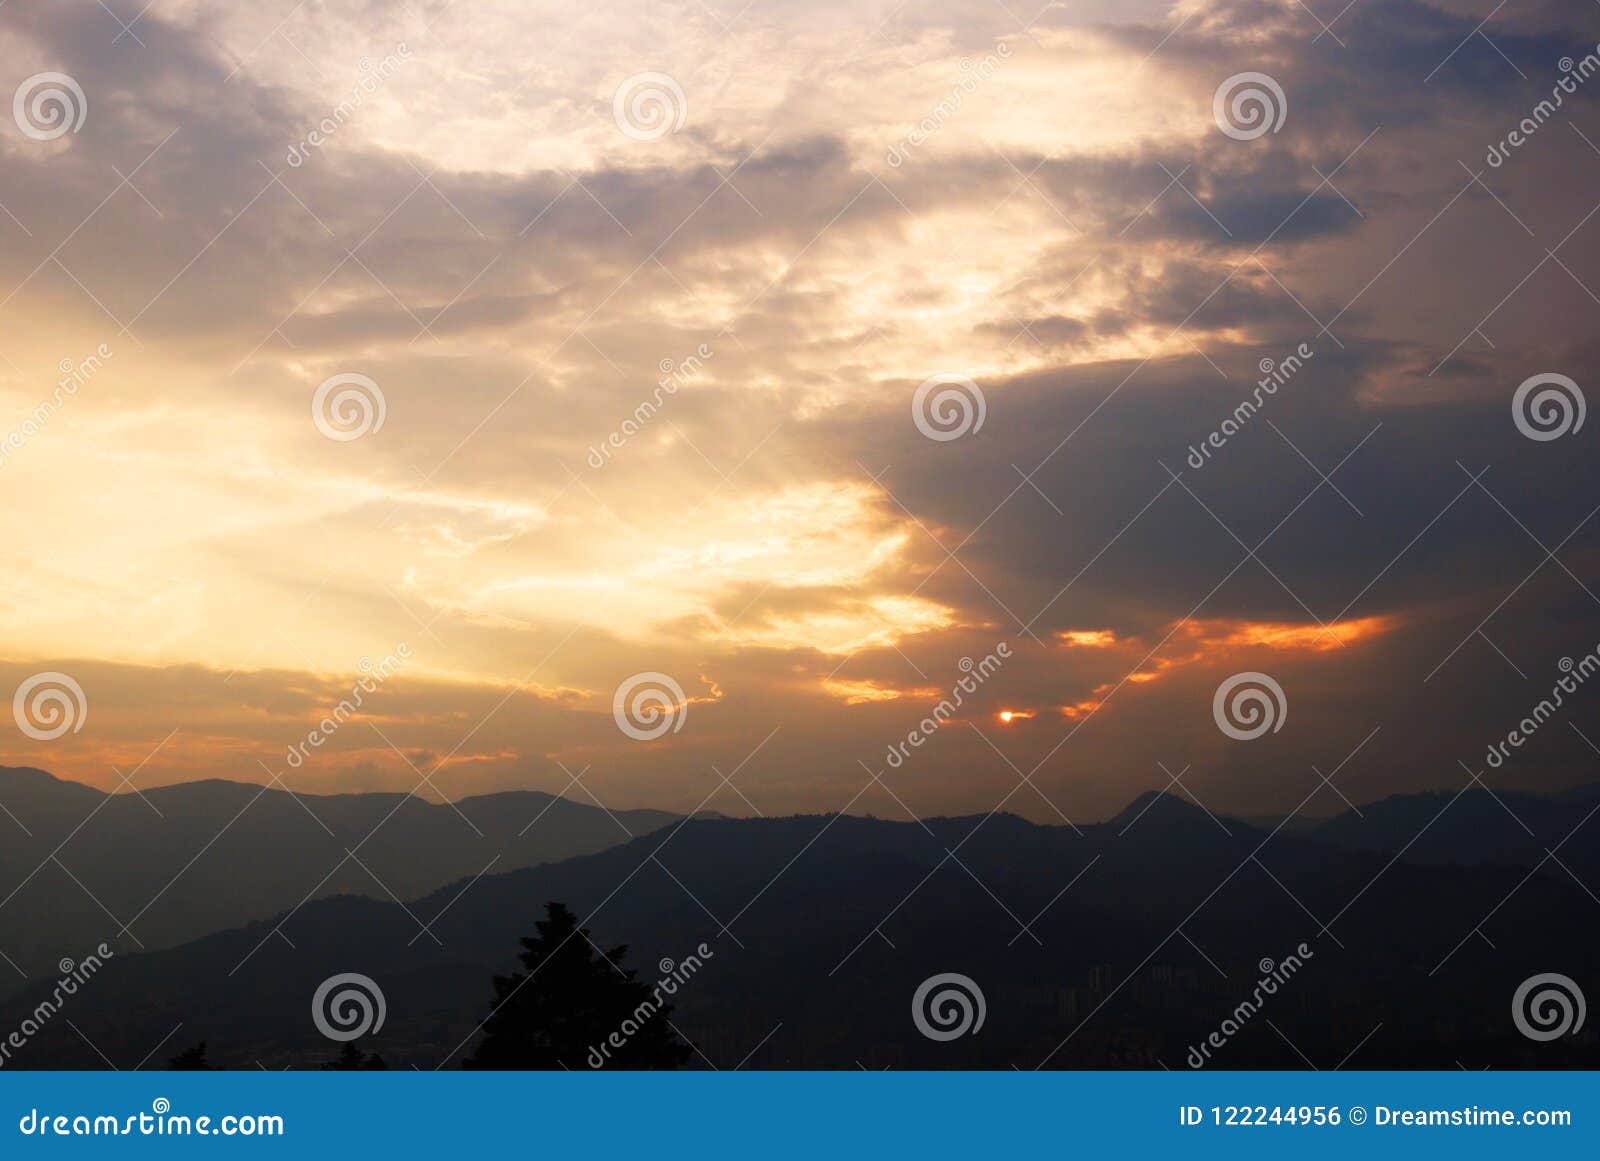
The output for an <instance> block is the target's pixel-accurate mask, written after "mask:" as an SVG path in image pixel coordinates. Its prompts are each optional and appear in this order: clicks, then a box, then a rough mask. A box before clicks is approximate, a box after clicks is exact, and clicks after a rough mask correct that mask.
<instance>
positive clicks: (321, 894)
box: [0, 767, 677, 994]
mask: <svg viewBox="0 0 1600 1161" xmlns="http://www.w3.org/2000/svg"><path fill="white" fill-rule="evenodd" d="M676 820H677V816H675V815H671V814H666V813H663V812H661V811H654V810H627V811H618V812H616V813H615V814H611V813H609V812H607V811H605V810H603V809H601V808H599V807H594V806H584V805H581V804H579V803H576V802H570V801H568V800H566V799H564V798H556V797H552V796H551V795H548V794H540V793H536V792H532V791H526V792H518V793H510V794H492V795H486V796H483V797H479V798H468V799H464V800H462V801H461V802H458V803H456V804H455V805H454V806H451V805H448V804H445V805H438V804H433V803H429V802H424V801H423V800H421V799H419V798H414V797H409V796H406V795H401V794H346V795H332V796H319V795H307V794H291V793H289V792H288V791H286V790H279V789H264V788H263V787H260V786H254V785H250V784H247V783H239V782H219V781H211V782H192V783H185V784H183V785H178V786H165V787H160V788H158V789H153V790H145V791H143V792H141V793H123V794H105V793H103V792H101V791H99V790H95V789H93V788H91V787H88V786H84V785H82V784H80V783H75V782H64V781H61V780H60V779H57V778H54V777H52V776H51V775H49V774H47V773H45V772H44V771H42V770H32V769H13V768H8V767H0V834H3V835H4V839H3V841H0V953H3V954H4V956H5V958H6V959H9V960H10V966H9V967H7V966H6V965H5V964H4V963H0V994H3V992H4V990H6V989H9V988H11V987H13V986H15V985H16V984H17V983H18V982H19V978H20V977H23V976H41V975H45V974H47V973H49V972H51V971H54V970H55V966H56V964H57V962H58V961H59V960H61V959H63V958H68V959H72V960H78V959H81V958H82V957H83V956H85V955H86V954H88V953H89V952H90V951H92V950H93V949H94V948H95V947H97V946H98V945H99V944H100V943H102V942H104V943H106V944H108V945H109V946H110V947H111V948H113V949H114V950H116V951H119V952H130V951H138V950H143V949H153V948H163V947H171V946H173V945H176V944H180V943H185V942H188V941H190V940H193V939H196V938H198V937H200V936H202V935H206V934H208V933H210V932H213V931H219V930H222V929H224V928H232V927H238V926H239V925H240V924H242V923H248V922H250V921H251V920H255V919H261V918H264V917H267V916H270V915H275V914H277V913H279V912H282V911H286V910H289V909H291V908H293V907H295V906H297V905H298V904H299V903H301V902H302V901H303V900H306V899H319V898H326V897H329V896H333V895H341V894H348V895H362V896H370V897H373V898H381V899H385V900H389V901H391V902H394V901H396V900H403V899H415V898H417V897H418V896H421V895H426V894H427V893H429V892H431V891H434V890H436V889H438V888H439V887H441V886H442V885H444V884H446V883H451V882H455V881H457V880H461V879H470V878H471V877H472V876H475V875H478V874H480V873H483V872H485V871H490V872H499V871H511V870H516V869H518V868H522V867H529V866H533V865H535V864H538V863H543V862H549V861H551V860H560V859H566V858H570V857H572V856H574V855H580V854H587V853H590V852H594V851H599V850H603V849H604V848H606V847H609V846H615V845H616V844H617V843H619V842H623V841H626V840H628V839H629V838H631V837H632V836H633V835H639V834H646V833H648V832H650V831H653V830H657V829H659V828H660V827H662V826H665V825H667V824H669V823H671V822H674V821H676Z"/></svg>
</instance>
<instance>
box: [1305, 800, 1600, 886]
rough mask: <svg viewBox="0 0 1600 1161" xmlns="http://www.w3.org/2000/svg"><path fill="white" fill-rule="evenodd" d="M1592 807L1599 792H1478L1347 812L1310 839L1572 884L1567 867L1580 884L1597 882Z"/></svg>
mask: <svg viewBox="0 0 1600 1161" xmlns="http://www.w3.org/2000/svg"><path fill="white" fill-rule="evenodd" d="M1597 805H1600V786H1594V785H1591V786H1580V787H1577V788H1575V789H1572V790H1567V791H1564V792H1562V793H1561V794H1557V795H1550V796H1544V795H1537V794H1526V793H1522V792H1519V791H1509V790H1495V791H1490V790H1486V789H1478V788H1473V789H1470V790H1466V791H1462V792H1459V793H1458V792H1456V791H1432V792H1429V793H1425V794H1398V795H1394V796H1392V797H1390V798H1385V799H1382V800H1381V801H1378V802H1372V803H1368V804H1366V805H1365V806H1362V807H1360V808H1358V809H1355V810H1349V811H1346V812H1345V813H1343V814H1340V815H1337V816H1336V817H1334V818H1331V819H1329V820H1327V821H1326V822H1323V823H1321V824H1319V825H1318V826H1316V827H1315V828H1313V829H1312V830H1311V831H1310V832H1309V833H1310V834H1312V835H1314V836H1315V837H1316V838H1318V839H1320V840H1322V841H1324V842H1327V843H1331V844H1333V845H1336V846H1339V847H1342V848H1344V849H1346V850H1364V851H1383V852H1387V853H1389V854H1397V853H1399V852H1401V851H1404V852H1405V858H1406V859H1407V861H1409V862H1413V863H1427V864H1432V865H1435V866H1473V865H1476V864H1480V863H1490V864H1496V865H1499V866H1514V867H1534V866H1539V865H1540V864H1541V863H1543V864H1544V867H1543V870H1544V872H1545V873H1548V874H1555V875H1559V876H1561V877H1562V878H1565V879H1567V881H1568V882H1571V879H1570V878H1569V877H1568V876H1567V873H1566V870H1565V869H1564V868H1563V864H1565V865H1566V866H1569V867H1571V869H1572V870H1573V871H1574V872H1575V873H1576V874H1577V875H1578V877H1579V878H1581V879H1584V880H1586V881H1590V882H1600V819H1589V815H1590V812H1591V811H1595V810H1596V807H1597ZM1596 813H1600V811H1596ZM1586 820H1588V821H1586ZM1552 849H1555V850H1556V851H1557V854H1556V856H1555V858H1552V859H1550V860H1548V861H1547V860H1546V859H1545V852H1546V851H1549V850H1552ZM1558 860H1559V861H1558Z"/></svg>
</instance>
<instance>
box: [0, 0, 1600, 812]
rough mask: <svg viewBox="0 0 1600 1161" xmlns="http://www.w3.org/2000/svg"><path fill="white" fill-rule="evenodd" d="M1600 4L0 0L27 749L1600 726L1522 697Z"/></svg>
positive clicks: (1576, 261) (1, 600)
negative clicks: (1241, 678)
mask: <svg viewBox="0 0 1600 1161" xmlns="http://www.w3.org/2000/svg"><path fill="white" fill-rule="evenodd" d="M1597 39H1600V10H1597V9H1594V8H1590V7H1589V6H1587V5H1573V4H1555V3H1540V2H1536V0H1513V3H1510V4H1506V5H1502V6H1499V7H1496V6H1494V5H1492V4H1490V3H1488V2H1487V0H1470V2H1469V0H1448V2H1446V0H1436V2H1434V3H1417V2H1410V0H1361V2H1359V3H1355V4H1349V5H1345V6H1343V7H1342V8H1341V5H1340V4H1338V3H1335V2H1334V0H1316V2H1314V3H1310V2H1308V3H1305V4H1302V3H1299V2H1298V0H1287V2H1277V0H1270V2H1267V0H1262V2H1256V0H1244V2H1221V3H1207V4H1200V3H1190V2H1183V3H1178V4H1174V5H1168V4H1157V3H1119V4H1109V3H1083V4H1077V3H1064V4H1048V5H1045V6H1043V7H1042V8H1039V9H1038V10H1037V11H1035V10H1034V7H1033V4H1032V3H1031V2H1030V3H1026V4H1023V5H1020V6H1019V5H1016V4H1014V3H1011V2H1010V0H1006V2H1004V3H1002V2H1000V0H975V2H973V3H962V2H949V3H917V2H915V0H911V2H904V3H887V2H879V3H852V4H839V3H829V2H815V0H806V2H805V3H798V4H797V3H792V2H791V3H771V2H767V0H752V2H751V3H748V4H746V3H742V2H741V0H727V2H723V0H718V2H715V3H702V2H701V0H690V2H688V3H683V4H668V3H659V2H648V3H623V4H608V5H606V6H604V7H603V8H600V9H595V10H585V11H579V10H577V9H576V8H575V7H574V6H572V5H539V4H524V3H509V2H492V0H485V2H480V3H475V4H472V5H470V6H469V5H465V4H455V3H451V2H441V0H422V2H415V3H409V4H404V5H391V4H379V3H359V2H353V0H349V2H330V3H325V4H305V3H293V2H292V0H270V2H268V3H263V4H259V5H249V6H240V5H234V4H222V3H212V2H206V0H155V2H154V3H152V4H149V5H145V4H143V3H135V2H133V0H106V2H105V3H104V4H101V3H98V2H87V3H77V2H67V3H52V4H49V5H24V4H15V3H14V4H9V5H5V6H4V7H0V61H3V62H4V65H3V68H0V73H3V76H0V81H3V84H0V90H4V92H12V93H13V94H14V99H13V103H12V106H11V115H10V116H9V117H6V116H0V452H3V458H0V497H3V503H0V537H3V543H4V545H5V546H6V565H5V568H4V570H3V572H0V693H12V692H14V693H15V694H16V700H14V702H13V715H12V719H11V720H6V719H4V718H0V721H3V722H4V727H5V728H4V729H3V730H0V763H3V764H9V765H26V766H34V767H39V768H42V769H46V770H49V771H51V772H53V773H56V774H58V775H59V776H62V777H65V778H71V779H76V780H80V781H84V782H87V783H90V784H92V785H95V786H97V787H100V788H103V789H106V790H117V791H123V792H127V791H129V790H130V789H131V788H135V787H137V788H147V787H150V786H158V785H164V784H168V783H174V782H185V781H193V780H197V779H203V778H228V779H237V780H246V781H252V782H261V783H271V784H275V785H283V786H287V787H290V788H293V789H295V790H298V791H305V792H308V793H339V792H352V791H369V790H389V791H399V792H415V793H417V794H419V795H421V796H423V797H426V798H429V799H433V800H438V799H439V798H451V799H456V798H461V797H464V796H467V795H474V794H483V793H489V792H494V791H500V790H510V789H539V790H544V791H549V792H552V793H565V794H567V795H568V796H570V797H573V798H576V799H578V800H579V801H593V802H598V803H601V804H603V805H605V806H608V807H613V808H622V807H636V806H654V807H662V808H667V809H674V810H692V809H707V810H719V811H722V812H724V813H728V814H735V815H746V814H755V813H760V814H766V815H774V814H789V813H794V812H830V811H839V810H843V811H847V812H850V813H857V814H862V813H868V812H872V813H876V814H879V815H881V816H885V817H905V816H906V815H907V814H912V815H917V816H928V815H934V814H957V813H962V814H966V813H980V814H981V813H987V812H989V811H991V810H995V809H1001V810H1008V811H1012V812H1015V813H1018V814H1022V815H1024V816H1026V817H1029V818H1033V819H1036V820H1038V821H1041V822H1051V823H1064V822H1066V821H1072V822H1082V821H1085V820H1093V819H1099V818H1105V817H1108V816H1111V815H1113V814H1115V813H1116V812H1117V811H1118V810H1120V809H1122V808H1123V806H1125V805H1126V804H1127V803H1128V802H1129V801H1130V800H1132V799H1133V798H1134V797H1135V796H1136V795H1138V794H1139V793H1141V792H1143V791H1145V790H1151V789H1158V790H1159V789H1170V790H1172V791H1173V792H1175V793H1181V794H1184V795H1186V796H1189V797H1192V798H1193V799H1194V800H1196V801H1199V802H1200V803H1202V804H1203V805H1205V806H1206V807H1207V808H1209V809H1214V810H1218V811H1222V810H1227V811H1231V812H1236V813H1245V814H1282V813H1283V812H1285V811H1289V810H1294V809H1299V810H1301V811H1302V812H1304V813H1307V814H1329V813H1333V812H1336V811H1338V810H1341V809H1345V808H1346V806H1347V804H1350V803H1356V804H1359V803H1361V802H1364V801H1370V800H1372V799H1375V798H1379V797H1382V796H1384V795H1387V794H1393V793H1400V792H1409V791H1416V790H1423V789H1448V790H1457V789H1460V788H1461V787H1462V786H1464V785H1468V784H1472V783H1473V781H1474V779H1479V780H1481V782H1482V784H1485V785H1488V786H1490V787H1492V788H1496V789H1502V788H1503V789H1533V790H1557V789H1561V788H1565V787H1570V786H1574V785H1578V784H1582V783H1586V782H1593V781H1595V780H1596V762H1597V760H1600V749H1597V748H1596V744H1597V743H1600V734H1597V733H1596V731H1595V729H1594V728H1593V727H1592V725H1586V721H1587V722H1590V723H1592V721H1593V717H1592V714H1593V707H1594V705H1595V698H1594V696H1593V690H1592V689H1590V690H1586V689H1582V688H1579V689H1578V692H1577V693H1576V694H1575V695H1572V696H1570V697H1569V698H1568V701H1567V703H1566V704H1565V705H1563V707H1562V708H1561V709H1560V710H1558V712H1557V713H1556V714H1555V716H1554V717H1553V718H1551V719H1550V720H1549V721H1544V720H1542V719H1541V720H1540V721H1539V722H1538V723H1537V727H1538V728H1537V729H1536V730H1534V731H1526V733H1527V734H1528V737H1527V738H1526V741H1525V743H1518V744H1517V745H1515V746H1514V747H1513V748H1512V749H1511V750H1510V751H1509V756H1502V759H1503V760H1502V761H1500V762H1498V763H1490V762H1488V761H1486V754H1487V751H1488V749H1489V747H1491V746H1493V745H1495V744H1496V743H1499V742H1502V741H1503V740H1504V739H1505V738H1506V736H1507V734H1508V732H1510V731H1512V730H1516V729H1518V727H1519V723H1520V722H1521V721H1522V719H1523V718H1524V717H1526V716H1527V715H1528V714H1530V713H1531V712H1532V711H1533V708H1534V707H1535V706H1536V705H1538V703H1539V702H1540V701H1541V699H1546V698H1548V697H1549V696H1550V693H1551V690H1552V687H1553V686H1555V685H1556V683H1557V681H1558V680H1559V679H1560V678H1561V677H1562V676H1563V674H1564V672H1565V666H1566V665H1567V664H1568V663H1570V664H1571V665H1572V666H1574V667H1576V668H1575V672H1576V673H1578V674H1582V673H1583V672H1584V668H1583V666H1582V665H1581V662H1582V660H1583V658H1585V657H1586V656H1590V655H1593V654H1594V653H1595V651H1596V649H1597V648H1600V596H1597V592H1600V575H1597V570H1596V567H1595V566H1596V561H1597V549H1600V519H1597V512H1596V506H1597V505H1600V488H1597V487H1596V484H1597V481H1600V472H1597V469H1596V466H1595V465H1596V456H1595V455H1594V450H1595V439H1596V438H1597V435H1596V428H1597V427H1600V420H1591V421H1590V422H1588V423H1579V422H1578V421H1577V413H1576V408H1577V406H1578V405H1579V404H1582V403H1584V402H1585V401H1584V392H1585V391H1589V392H1590V393H1591V394H1592V390H1593V386H1594V384H1595V382H1596V376H1595V371H1596V359H1595V355H1596V344H1595V341H1594V338H1593V335H1594V334H1595V323H1596V321H1597V320H1600V296H1597V292H1600V249H1597V240H1600V220H1597V219H1600V193H1597V191H1600V109H1597V101H1596V97H1597V95H1600V79H1592V78H1590V77H1589V76H1588V75H1587V74H1586V73H1585V72H1584V70H1583V68H1582V67H1581V66H1582V62H1584V61H1585V59H1586V58H1588V59H1589V60H1590V62H1591V64H1597V63H1600V61H1596V60H1595V59H1594V55H1593V54H1595V53H1596V52H1597V51H1600V49H1597V44H1596V42H1597ZM1563 78H1567V80H1568V83H1569V84H1570V85H1571V92H1564V91H1563V90H1562V89H1561V88H1560V87H1559V86H1558V82H1560V81H1562V79H1563ZM69 81H70V84H68V83H67V82H69ZM4 92H0V96H3V95H4ZM41 92H42V93H44V94H45V97H46V98H48V97H49V96H50V94H51V93H53V94H54V95H55V96H56V97H59V98H60V100H59V101H54V102H52V101H51V100H49V99H44V100H42V101H35V100H34V99H33V98H34V97H35V96H36V95H38V94H40V93H41ZM1552 92H1560V93H1561V94H1562V97H1561V104H1560V106H1559V107H1555V106H1554V104H1553V102H1552V101H1551V97H1552ZM1241 94H1242V96H1241ZM1235 98H1238V99H1235ZM1541 102H1545V103H1546V104H1545V106H1544V108H1543V109H1540V108H1539V106H1540V103H1541ZM1528 125H1531V126H1532V130H1531V131H1529V130H1528V129H1527V127H1526V126H1528ZM1519 126H1520V127H1521V128H1519ZM1538 376H1545V377H1546V378H1545V379H1543V380H1540V381H1539V382H1537V383H1535V384H1534V385H1533V386H1532V387H1530V388H1528V389H1527V390H1525V391H1521V392H1520V393H1519V388H1521V387H1522V386H1523V385H1524V384H1525V383H1527V382H1528V381H1529V380H1530V379H1533V378H1535V377H1538ZM1551 376H1560V377H1562V378H1561V379H1552V378H1549V377H1551ZM1548 392H1554V393H1555V395H1554V397H1552V396H1550V395H1548V394H1541V393H1548ZM1553 399H1555V400H1559V401H1565V402H1566V403H1567V404H1568V406H1569V408H1570V409H1572V410H1570V411H1569V413H1568V414H1567V416H1566V419H1565V422H1562V414H1561V412H1560V411H1559V409H1558V410H1556V411H1553V412H1552V411H1550V407H1552V406H1554V405H1555V403H1554V401H1553ZM1247 401H1248V403H1249V406H1248V407H1247V408H1246V410H1245V411H1244V412H1241V411H1240V410H1239V409H1240V407H1241V405H1243V404H1246V402H1247ZM1241 414H1242V415H1243V416H1244V418H1243V419H1242V420H1238V419H1237V418H1236V417H1238V416H1240V415H1241ZM1541 423H1542V424H1543V426H1542V427H1541V426H1540V424H1541ZM1552 426H1553V427H1554V428H1555V430H1552ZM1563 428H1564V429H1565V430H1561V429H1563ZM1530 432H1531V434H1530ZM1241 674H1243V675H1257V676H1256V677H1253V678H1251V679H1250V680H1249V681H1246V682H1244V683H1243V684H1242V685H1241V686H1239V687H1238V688H1245V689H1250V688H1254V689H1257V690H1261V689H1265V691H1266V697H1265V700H1262V701H1255V702H1250V701H1248V700H1247V701H1246V702H1245V703H1242V704H1234V703H1233V701H1232V699H1231V698H1227V697H1224V698H1223V699H1222V701H1221V702H1219V700H1218V699H1219V691H1223V690H1226V689H1233V688H1235V687H1234V686H1229V684H1228V683H1229V682H1230V680H1231V679H1233V678H1234V677H1235V676H1236V675H1241ZM41 675H44V676H43V679H41V680H38V681H35V680H34V679H35V678H39V677H40V676H41ZM1262 677H1265V678H1266V679H1268V681H1267V682H1265V683H1263V682H1262V681H1261V680H1260V679H1261V678H1262ZM62 678H66V679H68V681H67V682H63V681H62ZM30 683H31V684H30ZM1595 684H1596V686H1597V687H1600V682H1596V683H1595ZM358 689H359V690H361V694H360V701H361V704H360V705H359V706H358V707H355V708H354V710H353V712H342V713H340V714H339V715H338V717H337V718H335V719H334V720H333V721H332V723H331V724H332V725H333V726H334V728H333V729H332V730H326V729H322V728H321V727H320V725H319V723H322V722H323V720H324V719H326V718H330V716H331V715H334V712H335V707H337V706H338V705H339V704H340V702H341V701H342V700H343V701H350V700H351V699H352V697H353V691H355V690H358ZM50 690H55V691H58V692H61V691H64V694H63V696H64V699H65V700H64V701H55V702H51V701H49V699H48V698H46V699H45V701H43V702H38V701H36V700H35V698H36V695H38V694H39V693H40V692H41V691H43V692H45V693H48V692H49V691H50ZM956 690H960V691H961V693H960V699H959V700H960V704H959V705H947V706H946V707H945V710H944V711H943V712H941V713H940V714H939V715H938V716H937V717H934V716H932V715H933V714H934V709H935V707H936V706H938V705H939V704H940V702H941V701H942V700H949V701H951V702H952V703H953V701H954V700H955V698H954V691H956ZM655 693H659V694H660V697H661V698H664V699H665V700H664V701H659V700H658V701H652V695H653V694H655ZM664 707H665V708H664ZM56 711H60V712H61V713H64V714H65V715H66V716H65V719H62V718H51V717H49V716H48V715H49V714H50V713H52V712H56ZM1252 711H1257V712H1260V713H1264V714H1265V715H1266V718H1267V720H1268V721H1269V722H1270V724H1263V723H1262V719H1260V718H1247V719H1246V720H1245V721H1244V724H1243V725H1242V726H1241V724H1240V719H1239V718H1238V717H1234V718H1233V719H1232V720H1231V722H1230V720H1229V719H1228V715H1229V714H1240V713H1242V714H1248V713H1250V712H1252ZM1002 713H1006V714H1009V715H1010V717H1009V718H1002V717H1001V716H1000V715H1001V714H1002ZM41 715H43V716H41ZM1257 724H1262V727H1263V728H1261V729H1259V730H1257V729H1255V726H1256V725H1257ZM13 725H14V726H15V727H16V728H15V729H13V728H12V727H13ZM25 725H26V726H27V727H28V728H24V726H25ZM1225 725H1231V729H1229V728H1224V726H1225ZM58 726H64V728H63V729H58V728H56V727H58ZM929 727H932V728H929ZM314 731H315V733H313V732H314ZM52 734H56V735H58V736H48V735H52ZM1252 734H1254V735H1255V736H1240V735H1252ZM1591 738H1593V739H1594V742H1591V741H1590V739H1591Z"/></svg>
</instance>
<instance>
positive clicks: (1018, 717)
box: [1000, 710, 1033, 726]
mask: <svg viewBox="0 0 1600 1161" xmlns="http://www.w3.org/2000/svg"><path fill="white" fill-rule="evenodd" d="M1032 716H1033V711H1032V710H1001V711H1000V720H1001V721H1002V722H1004V723H1005V724H1006V725H1008V726H1009V725H1010V724H1011V723H1012V722H1021V721H1026V720H1027V719H1029V718H1031V717H1032Z"/></svg>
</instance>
